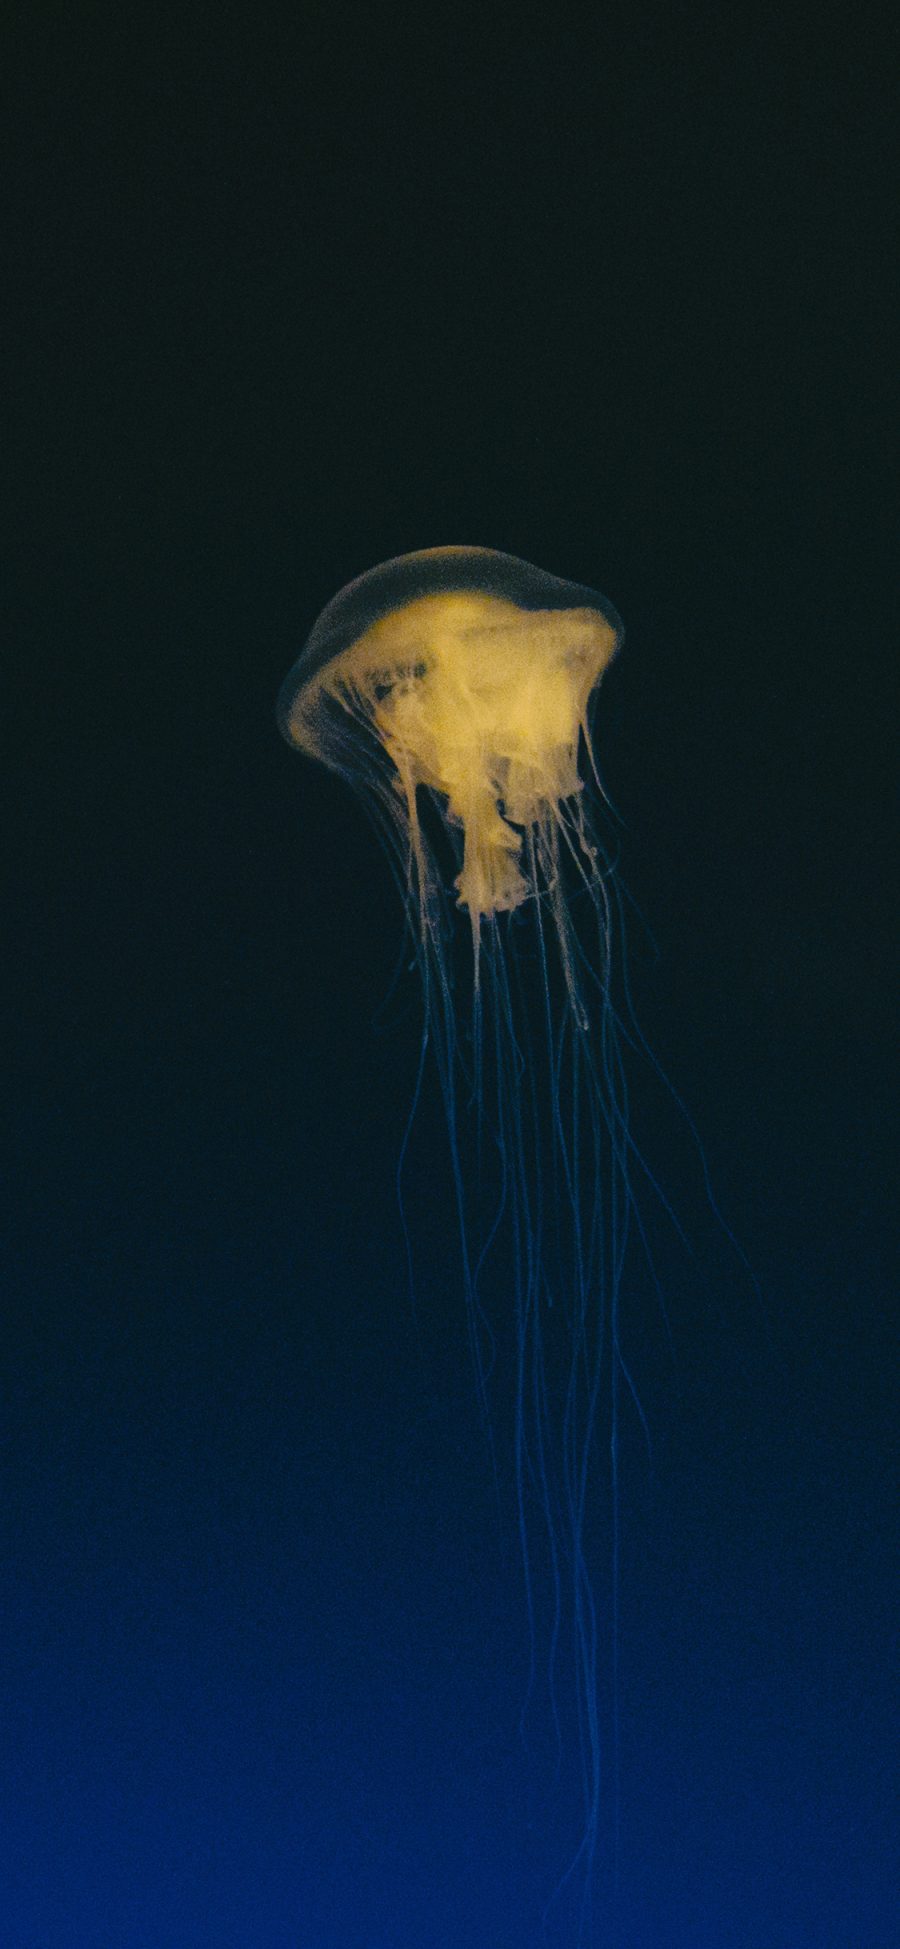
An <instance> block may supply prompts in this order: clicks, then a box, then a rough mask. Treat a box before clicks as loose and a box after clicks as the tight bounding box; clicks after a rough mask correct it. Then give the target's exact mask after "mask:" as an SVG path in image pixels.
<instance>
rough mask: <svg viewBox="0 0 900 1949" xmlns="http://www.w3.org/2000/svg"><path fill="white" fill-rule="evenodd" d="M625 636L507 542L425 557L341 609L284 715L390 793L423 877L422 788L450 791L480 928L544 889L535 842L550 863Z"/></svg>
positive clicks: (342, 763) (586, 592) (285, 702)
mask: <svg viewBox="0 0 900 1949" xmlns="http://www.w3.org/2000/svg"><path fill="white" fill-rule="evenodd" d="M621 640H622V625H621V623H620V621H619V618H618V617H617V615H616V614H615V611H614V610H613V609H612V608H611V607H610V605H609V604H608V603H606V602H605V601H604V600H603V599H602V597H600V596H598V595H597V594H596V593H595V592H594V591H593V590H591V589H587V588H583V587H581V586H579V585H578V584H575V583H571V582H565V581H562V580H560V579H559V578H558V577H556V576H553V575H548V574H546V573H545V572H544V571H543V570H542V569H538V568H534V567H533V566H532V565H531V564H530V563H527V562H520V561H518V560H516V559H515V558H514V557H513V556H511V555H504V554H500V553H498V552H496V551H495V550H493V549H487V548H432V549H425V550H422V551H421V552H419V553H417V554H413V555H404V556H400V557H399V558H398V559H396V560H395V561H391V562H386V563H384V564H382V565H381V566H380V567H379V568H375V569H372V570H371V571H370V573H369V574H368V575H364V576H362V577H360V578H359V580H358V581H356V582H352V583H351V584H350V585H349V587H348V588H346V589H344V590H342V591H341V593H340V594H339V595H338V596H336V597H335V598H334V600H333V601H332V602H330V603H329V604H328V607H327V608H326V609H325V610H324V611H323V613H322V615H321V616H320V617H319V620H318V622H317V623H316V625H315V627H314V629H313V631H312V634H311V635H310V637H309V640H308V642H307V644H306V647H305V649H304V651H303V653H302V655H301V656H300V657H299V658H298V660H297V662H296V663H295V665H294V667H293V669H292V670H291V672H290V673H289V675H288V678H287V680H286V682H285V684H284V686H283V689H282V692H281V698H280V702H279V722H280V725H281V729H282V731H283V733H284V736H285V737H286V738H287V739H288V742H289V743H291V744H293V745H296V746H297V747H299V748H300V749H301V750H303V751H306V752H307V753H308V754H309V756H311V757H314V758H318V759H320V760H321V761H322V762H323V763H324V764H326V765H328V766H331V767H332V768H334V769H335V770H337V771H339V772H341V773H343V774H344V775H345V776H347V778H348V780H349V781H350V782H352V783H354V784H356V785H357V786H358V787H360V788H362V789H365V787H366V786H367V785H368V786H369V788H370V789H372V790H374V791H375V792H376V794H377V793H378V792H379V790H380V791H381V793H382V795H383V793H384V789H385V784H387V788H388V790H389V791H390V792H391V793H392V794H393V797H394V801H395V802H394V804H393V806H391V804H390V800H388V804H387V809H389V810H392V811H393V812H394V814H395V816H396V812H397V806H396V800H397V798H399V800H400V802H401V805H402V808H403V813H404V814H405V819H406V821H407V822H408V830H409V834H410V837H411V849H410V862H411V867H412V868H413V869H414V870H415V871H416V873H417V874H418V876H419V879H420V882H421V880H422V876H423V875H424V876H425V879H426V880H427V878H428V876H429V873H430V870H431V869H430V861H429V860H428V858H427V856H426V852H425V849H424V847H423V845H422V838H421V827H420V820H419V815H418V810H417V793H418V790H419V788H420V787H426V788H428V789H429V790H430V791H431V792H432V793H433V794H436V795H437V798H438V802H439V803H440V805H441V807H442V811H443V817H444V818H445V820H446V822H447V824H448V826H449V827H450V828H451V829H452V830H453V831H454V832H455V833H456V835H457V836H458V839H459V842H460V845H461V849H462V859H461V865H460V870H459V872H458V874H457V876H456V879H455V883H454V884H455V887H456V892H457V897H458V901H459V904H460V906H463V907H466V908H467V909H468V911H469V914H470V916H471V917H472V922H473V927H477V922H478V920H479V919H480V917H482V916H492V915H495V914H498V913H502V912H506V911H509V910H511V909H514V908H516V907H518V906H520V905H521V904H522V902H523V901H524V900H525V899H526V898H527V897H528V894H529V892H531V891H533V890H534V887H533V874H532V873H531V872H530V871H529V856H530V852H531V851H532V849H531V848H530V847H529V843H528V838H529V835H531V836H532V838H534V837H537V838H538V839H539V842H540V843H539V846H538V856H539V857H540V861H541V864H544V863H545V855H546V852H547V842H548V838H549V835H550V833H551V831H552V829H553V827H554V825H556V824H558V822H559V820H560V819H561V817H562V816H563V811H562V808H563V807H564V806H565V805H566V803H567V802H568V801H571V800H573V799H576V798H577V796H578V794H579V793H580V791H581V779H580V777H579V769H578V761H579V746H580V744H581V742H582V740H584V742H585V745H586V747H587V745H588V705H589V701H590V699H591V696H592V694H593V692H594V691H595V689H596V686H597V684H598V683H599V681H600V678H601V677H602V675H603V673H604V671H605V670H606V669H607V667H608V666H609V664H610V663H611V661H612V658H613V657H614V655H615V653H616V650H617V649H618V647H619V644H620V642H621ZM385 761H386V762H385ZM383 809H385V808H384V807H383ZM550 850H551V853H552V851H553V847H552V845H551V848H550ZM420 891H424V888H422V887H420Z"/></svg>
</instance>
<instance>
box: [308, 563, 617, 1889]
mask: <svg viewBox="0 0 900 1949" xmlns="http://www.w3.org/2000/svg"><path fill="white" fill-rule="evenodd" d="M622 636H623V630H622V624H621V622H620V619H619V617H618V616H617V614H616V612H615V610H614V609H613V608H612V606H611V604H610V603H608V602H607V601H606V600H605V599H604V598H603V597H602V596H600V595H598V594H597V593H596V591H594V590H593V589H589V588H585V587H581V586H580V585H578V584H575V583H572V582H568V581H564V580H560V579H559V578H557V577H556V576H553V575H550V574H547V573H545V572H544V571H543V570H541V569H538V568H535V567H533V566H532V565H530V564H529V563H527V562H523V561H519V560H517V559H515V558H514V557H513V556H511V555H507V554H501V553H498V552H497V551H495V550H493V549H488V548H467V547H445V548H430V549H426V550H423V551H420V552H417V553H415V554H410V555H404V556H401V557H399V558H397V559H395V560H392V561H389V562H385V563H383V564H382V565H381V566H379V567H377V568H374V569H372V570H371V571H370V573H368V574H366V575H363V576H361V577H360V578H359V579H358V580H357V581H354V582H351V583H350V584H349V586H348V587H347V588H345V589H343V590H342V591H341V592H340V594H338V595H337V596H336V597H335V598H334V600H333V601H332V602H330V603H329V604H328V606H327V607H326V608H325V610H324V611H323V612H322V614H321V616H320V617H319V619H318V621H317V622H316V624H315V626H314V628H313V630H312V633H311V635H310V637H309V639H308V641H307V643H306V645H305V648H304V649H303V652H302V654H301V655H300V656H299V658H298V659H297V661H296V663H295V664H294V666H293V668H292V669H291V671H290V672H289V674H288V676H287V678H286V680H285V683H284V685H283V687H282V690H281V694H280V698H279V705H278V721H279V725H280V729H281V731H282V733H283V735H284V737H285V738H286V739H287V741H288V743H289V744H291V745H292V746H294V747H296V748H297V749H298V750H299V751H301V752H305V753H306V754H307V756H308V757H310V758H313V759H315V760H318V761H319V762H320V763H321V764H323V765H326V766H328V767H329V768H330V769H331V770H332V771H335V772H338V773H339V774H340V775H341V777H342V778H344V779H345V780H346V782H347V784H348V785H349V786H351V787H352V788H353V790H354V791H355V792H357V793H358V794H359V795H360V796H361V798H362V800H363V802H364V804H365V806H366V809H367V811H368V813H369V815H370V817H371V818H372V819H373V820H374V823H375V825H376V827H377V828H378V830H379V832H380V834H381V837H382V839H383V841H384V843H385V844H386V847H387V850H388V854H389V857H390V860H391V862H392V865H393V869H394V874H395V877H396V879H397V882H398V885H399V888H400V892H401V896H402V899H403V902H404V907H405V914H406V923H407V926H408V929H409V936H410V941H411V945H412V950H413V953H414V957H415V959H416V961H417V963H418V968H419V971H420V975H421V983H422V994H423V999H424V1008H423V1028H422V1058H423V1060H424V1058H425V1056H426V1055H427V1052H428V1051H429V1050H431V1051H432V1052H433V1056H434V1059H435V1060H436V1064H437V1071H438V1074H439V1078H440V1086H441V1090H442V1093H443V1100H444V1105H445V1109H446V1118H447V1126H448V1131H449V1157H450V1171H451V1178H452V1184H453V1203H454V1206H455V1212H456V1218H455V1220H454V1223H456V1224H457V1230H458V1237H459V1242H460V1253H461V1265H462V1285H463V1289H464V1293H465V1301H466V1318H467V1321H468V1330H469V1337H470V1340H471V1345H472V1353H473V1359H474V1369H475V1375H476V1385H477V1388H478V1393H479V1398H480V1400H481V1403H482V1408H483V1411H484V1415H485V1419H486V1422H487V1423H488V1424H489V1423H490V1417H491V1400H492V1392H493V1389H494V1386H495V1384H496V1376H497V1369H498V1367H499V1366H500V1365H501V1361H502V1358H503V1357H505V1358H506V1360H507V1363H508V1365H509V1367H510V1368H511V1386H510V1402H511V1409H510V1413H509V1416H508V1422H509V1430H510V1435H511V1461H512V1463H513V1464H514V1466H513V1471H512V1473H513V1477H514V1481H515V1510H516V1516H515V1527H516V1530H517V1534H518V1540H519V1546H520V1561H521V1564H522V1570H523V1581H524V1587H525V1595H526V1604H527V1610H528V1616H529V1620H530V1626H531V1629H530V1642H531V1670H530V1676H529V1678H528V1682H527V1691H528V1694H529V1696H530V1694H531V1691H532V1689H533V1687H534V1684H535V1673H536V1669H537V1666H538V1664H540V1665H541V1667H542V1669H544V1670H545V1673H546V1679H547V1690H548V1693H549V1696H550V1700H551V1709H552V1712H553V1717H554V1721H555V1723H556V1726H557V1733H558V1735H559V1726H560V1719H561V1717H563V1716H564V1715H562V1714H561V1713H560V1710H559V1704H558V1702H559V1699H560V1694H561V1690H562V1683H563V1676H562V1675H563V1673H566V1674H568V1676H569V1678H570V1679H571V1696H572V1697H573V1698H574V1701H575V1706H574V1710H573V1713H572V1715H571V1716H572V1718H573V1720H574V1723H575V1724H576V1725H577V1728H578V1752H579V1783H580V1794H581V1807H582V1816H581V1826H580V1833H579V1835H578V1836H577V1837H576V1838H575V1840H574V1843H573V1847H572V1850H571V1854H570V1859H569V1866H568V1867H567V1868H566V1870H565V1872H564V1873H563V1875H562V1877H561V1884H560V1885H561V1886H562V1885H563V1884H566V1883H567V1882H569V1881H571V1880H572V1879H574V1880H575V1881H576V1882H578V1881H579V1880H580V1881H581V1883H582V1885H583V1893H582V1898H581V1899H582V1901H583V1903H587V1902H589V1900H590V1888H591V1884H592V1877H593V1874H594V1868H595V1857H596V1854H597V1847H598V1834H599V1831H600V1817H601V1804H602V1797H603V1795H604V1793H605V1792H607V1791H608V1790H610V1789H609V1783H610V1777H611V1771H614V1760H612V1759H610V1757H609V1756H608V1752H607V1747H608V1743H609V1738H610V1737H612V1738H613V1739H614V1736H615V1735H614V1731H613V1733H612V1735H610V1733H609V1727H610V1724H611V1723H612V1722H613V1721H614V1717H615V1699H614V1696H613V1702H612V1707H611V1708H609V1706H608V1702H607V1709H604V1705H603V1702H602V1700H601V1689H602V1687H601V1674H600V1666H601V1650H600V1647H601V1640H602V1641H603V1642H604V1643H608V1644H610V1645H611V1646H612V1647H613V1653H612V1656H613V1658H614V1656H615V1646H616V1644H617V1629H618V1627H617V1621H616V1613H617V1605H618V1594H617V1581H618V1544H617V1516H616V1509H617V1486H616V1477H617V1466H618V1463H617V1455H618V1439H619V1418H620V1407H621V1403H622V1401H623V1399H624V1391H625V1390H630V1388H631V1382H630V1376H629V1372H628V1367H627V1365H626V1360H625V1357H624V1355H623V1348H622V1332H621V1296H622V1288H623V1269H624V1265H625V1259H626V1253H627V1251H628V1249H629V1237H630V1235H631V1233H632V1231H633V1228H634V1223H635V1212H636V1207H635V1200H634V1197H633V1195H632V1184H631V1177H632V1169H633V1155H632V1144H631V1139H630V1135H629V1121H628V1092H627V1083H626V1073H625V1067H624V1063H623V1033H622V1023H623V1020H624V1021H626V1022H627V983H625V976H624V962H623V956H624V949H623V926H622V914H621V903H620V898H619V893H618V884H617V877H616V872H615V856H614V850H613V848H612V847H611V846H610V844H609V842H608V840H607V839H606V838H604V837H603V834H605V833H606V832H607V831H608V829H609V817H610V815H609V809H608V806H607V802H606V800H605V795H604V792H603V788H602V785H601V781H600V777H599V773H598V767H597V763H596V757H595V751H594V744H593V739H592V729H591V726H592V716H593V707H594V704H595V702H596V698H597V693H598V688H599V686H600V684H601V681H602V679H603V677H604V675H605V673H606V672H607V670H608V669H609V667H610V664H611V663H612V661H613V658H614V657H615V655H616V654H617V651H618V649H619V647H620V645H621V642H622ZM620 990H621V993H624V994H625V995H626V1001H625V1003H624V1004H623V1002H622V1000H621V993H620ZM420 1075H421V1068H420ZM498 1254H500V1255H501V1259H502V1264H503V1266H504V1267H505V1268H506V1270H505V1274H504V1277H503V1278H502V1279H500V1280H499V1282H497V1281H495V1282H494V1285H495V1286H496V1285H499V1289H500V1291H501V1293H502V1303H501V1304H500V1305H499V1306H498V1303H497V1300H496V1298H494V1300H493V1301H489V1300H488V1299H486V1297H485V1290H486V1286H490V1285H491V1281H490V1278H489V1271H490V1265H491V1260H492V1255H493V1256H494V1257H495V1258H496V1256H497V1255H498ZM492 1307H493V1312H492V1310H491V1309H492ZM636 1405H637V1403H636ZM598 1483H603V1484H605V1492H606V1493H607V1494H608V1496H609V1506H610V1509H611V1512H612V1514H611V1518H610V1519H609V1521H608V1524H607V1533H608V1535H609V1537H610V1539H611V1551H610V1562H611V1574H610V1577H609V1579H608V1582H607V1600H608V1603H607V1612H608V1614H607V1615H606V1617H605V1619H604V1618H602V1617H601V1615H600V1611H599V1602H598V1596H597V1591H596V1578H595V1574H594V1571H593V1568H592V1556H593V1550H592V1547H591V1544H590V1540H589V1529H590V1526H591V1525H592V1523H593V1521H594V1517H595V1514H596V1513H597V1511H598V1509H599V1500H598V1498H599V1493H600V1492H599V1490H598ZM539 1584H540V1585H541V1587H542V1590H546V1591H549V1603H543V1602H539V1601H538V1595H537V1592H538V1585H539ZM539 1613H541V1616H542V1617H543V1620H544V1621H543V1625H541V1624H540V1622H539ZM542 1630H543V1644H544V1648H543V1652H542V1653H541V1654H540V1655H539V1653H538V1650H537V1645H538V1640H539V1638H540V1637H541V1631H542ZM608 1689H609V1690H611V1692H612V1694H614V1689H615V1682H614V1679H613V1681H612V1684H611V1687H609V1688H608ZM585 1913H586V1910H585Z"/></svg>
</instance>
